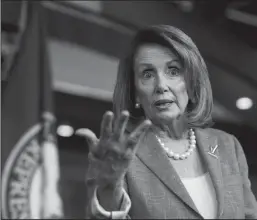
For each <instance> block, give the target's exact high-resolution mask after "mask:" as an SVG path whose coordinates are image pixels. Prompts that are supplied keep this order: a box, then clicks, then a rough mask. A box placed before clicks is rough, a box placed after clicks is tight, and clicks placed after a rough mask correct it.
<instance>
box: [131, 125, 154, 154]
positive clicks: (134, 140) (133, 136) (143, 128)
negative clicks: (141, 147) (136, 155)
mask: <svg viewBox="0 0 257 220" xmlns="http://www.w3.org/2000/svg"><path fill="white" fill-rule="evenodd" d="M151 124H152V123H151V121H150V120H145V121H143V122H142V123H141V124H140V125H139V126H138V127H137V128H136V129H135V130H134V131H133V132H132V133H131V134H130V135H129V137H128V140H127V141H128V151H129V148H130V149H131V150H132V151H134V149H135V147H136V145H137V143H138V141H139V138H140V136H141V134H142V133H144V132H145V131H146V130H147V129H148V128H149V127H150V125H151Z"/></svg>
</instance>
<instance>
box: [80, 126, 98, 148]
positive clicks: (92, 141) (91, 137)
mask: <svg viewBox="0 0 257 220" xmlns="http://www.w3.org/2000/svg"><path fill="white" fill-rule="evenodd" d="M75 134H76V135H78V136H81V137H84V138H85V139H86V141H87V143H88V145H89V147H90V151H92V150H93V148H94V147H95V146H96V145H97V143H98V139H97V137H96V135H95V133H94V132H93V131H91V130H90V129H87V128H81V129H78V130H77V131H76V132H75Z"/></svg>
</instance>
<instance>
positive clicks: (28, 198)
mask: <svg viewBox="0 0 257 220" xmlns="http://www.w3.org/2000/svg"><path fill="white" fill-rule="evenodd" d="M23 4H27V19H26V27H25V30H24V32H23V34H22V36H21V40H20V44H19V48H18V50H17V53H16V54H15V56H14V59H13V63H12V65H11V67H10V69H9V70H8V71H9V73H8V76H9V77H8V81H7V83H6V85H5V88H4V90H3V91H2V129H1V132H2V133H1V137H2V154H1V169H2V170H1V171H2V184H1V185H2V194H1V200H2V202H1V204H2V207H1V209H2V212H1V213H2V217H3V218H7V219H24V218H27V219H29V218H31V219H32V218H37V219H40V218H51V217H52V218H53V217H57V218H60V217H61V216H62V215H63V213H62V200H61V197H60V195H59V192H58V181H59V175H60V174H59V159H58V151H57V143H56V135H55V121H56V120H55V116H54V114H53V93H52V86H51V85H52V82H51V72H50V66H49V60H48V54H47V47H46V32H45V30H46V29H45V24H44V14H43V13H44V8H43V6H42V5H41V3H40V2H33V1H24V2H23Z"/></svg>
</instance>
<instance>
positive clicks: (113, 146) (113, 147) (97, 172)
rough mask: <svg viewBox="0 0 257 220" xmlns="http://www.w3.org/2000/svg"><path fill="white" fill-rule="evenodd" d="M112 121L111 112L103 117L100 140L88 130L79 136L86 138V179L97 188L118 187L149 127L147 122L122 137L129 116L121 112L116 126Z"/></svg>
mask: <svg viewBox="0 0 257 220" xmlns="http://www.w3.org/2000/svg"><path fill="white" fill-rule="evenodd" d="M113 118H114V115H113V113H112V112H106V113H105V114H104V116H103V119H102V123H101V133H100V138H99V139H98V138H97V137H96V135H95V134H94V133H93V132H92V131H91V130H89V129H86V130H85V131H84V132H83V134H82V133H80V134H79V135H83V136H86V138H87V140H88V143H89V147H90V152H89V169H88V173H87V179H94V180H95V181H96V183H97V184H98V185H99V186H116V185H117V184H120V183H121V181H122V179H123V177H124V175H125V174H126V171H127V169H128V167H129V164H130V162H131V160H132V159H133V157H134V155H135V153H136V150H137V143H138V141H139V138H140V136H141V134H142V133H144V132H145V130H146V129H148V127H149V126H150V125H151V122H150V121H149V120H145V121H144V122H142V123H141V124H140V125H139V126H138V127H137V128H136V129H135V130H134V131H133V132H131V133H130V134H129V135H127V136H125V134H124V132H125V129H126V126H127V122H128V119H129V112H128V111H123V112H122V114H121V116H120V118H119V119H118V121H117V123H115V125H113V124H114V123H113Z"/></svg>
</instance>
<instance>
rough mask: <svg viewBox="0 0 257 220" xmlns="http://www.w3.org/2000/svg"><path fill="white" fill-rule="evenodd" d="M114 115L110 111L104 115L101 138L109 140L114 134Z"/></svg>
mask: <svg viewBox="0 0 257 220" xmlns="http://www.w3.org/2000/svg"><path fill="white" fill-rule="evenodd" d="M112 121H113V113H112V112H111V111H108V112H106V113H105V114H104V116H103V120H102V123H101V131H100V138H108V137H109V136H110V135H111V132H112Z"/></svg>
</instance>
